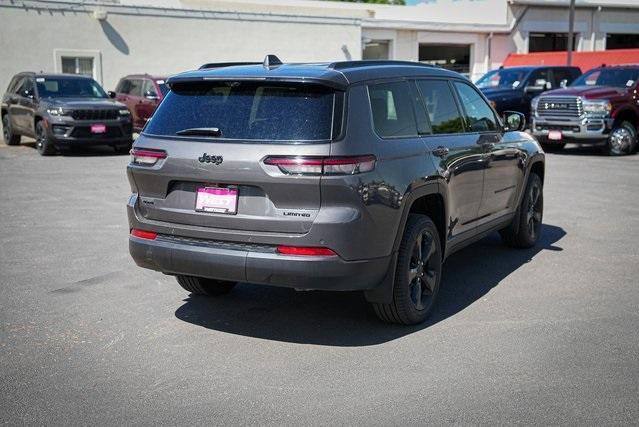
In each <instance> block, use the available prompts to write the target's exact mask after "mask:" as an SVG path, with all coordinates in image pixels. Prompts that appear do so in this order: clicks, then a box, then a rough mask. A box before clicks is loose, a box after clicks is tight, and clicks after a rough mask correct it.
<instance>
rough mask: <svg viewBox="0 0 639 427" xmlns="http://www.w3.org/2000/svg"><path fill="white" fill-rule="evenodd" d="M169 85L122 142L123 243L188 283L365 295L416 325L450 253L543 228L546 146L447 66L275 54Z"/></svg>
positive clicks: (382, 311) (140, 260) (381, 310)
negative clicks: (126, 157) (293, 60)
mask: <svg viewBox="0 0 639 427" xmlns="http://www.w3.org/2000/svg"><path fill="white" fill-rule="evenodd" d="M168 84H169V86H170V88H171V91H170V93H169V94H168V95H167V97H166V98H165V100H164V101H163V102H162V104H161V105H160V107H159V108H158V110H157V111H156V113H155V115H154V116H153V119H152V120H151V121H150V122H149V123H148V124H147V126H146V128H145V129H144V131H143V132H142V134H141V136H140V137H139V138H138V139H137V140H136V142H135V144H134V147H133V149H132V151H131V153H132V158H131V163H130V164H129V166H128V169H127V172H128V178H129V181H130V183H131V190H132V193H133V194H132V195H131V197H130V198H129V202H128V217H129V225H130V236H129V248H130V252H131V255H132V256H133V259H134V260H135V262H136V263H137V264H138V265H139V266H141V267H145V268H149V269H153V270H157V271H161V272H163V273H165V274H170V275H175V276H177V281H178V283H179V284H180V285H181V286H182V287H183V288H184V289H186V290H187V291H189V292H191V293H194V294H207V295H220V294H225V293H227V292H229V291H230V290H231V289H232V288H233V287H234V286H235V284H236V283H237V282H251V283H257V284H263V285H274V286H286V287H293V288H296V289H308V290H310V289H322V290H336V291H338V290H339V291H343V290H363V291H364V292H365V296H366V298H367V300H368V301H369V302H371V303H372V304H373V307H374V310H375V312H376V313H377V315H378V316H379V317H380V318H381V319H383V320H385V321H388V322H395V323H402V324H414V323H418V322H421V321H423V320H424V319H425V318H426V317H427V316H428V314H429V313H430V312H431V311H432V308H433V304H434V302H435V300H436V297H437V294H438V291H439V287H440V281H441V271H442V262H443V261H444V260H445V259H446V257H447V256H449V255H450V254H452V253H453V252H455V251H457V250H458V249H460V248H462V247H464V246H466V245H468V244H470V243H472V242H474V241H476V240H478V239H479V238H481V237H483V236H485V235H487V234H488V233H491V232H494V231H500V232H501V234H502V236H503V239H504V240H505V242H506V243H508V244H509V245H511V246H515V247H531V246H533V245H534V244H535V242H536V241H537V239H538V237H539V233H540V231H541V220H542V209H543V196H542V186H543V180H544V154H543V151H542V150H541V149H540V147H539V145H538V144H537V142H536V141H535V139H534V138H532V137H531V136H529V135H528V134H526V133H523V132H521V131H520V130H521V129H523V127H524V125H525V123H524V119H523V116H522V115H521V114H519V113H506V121H505V123H506V124H505V125H504V124H502V123H501V121H500V119H499V118H498V117H497V116H496V114H495V112H494V111H493V110H492V108H491V107H490V106H489V104H488V102H487V101H486V99H485V97H484V96H483V95H482V94H481V92H479V91H478V90H477V89H476V88H475V87H474V86H473V85H472V84H471V83H470V82H469V81H468V80H467V79H465V78H464V77H462V76H461V75H459V74H457V73H454V72H451V71H447V70H444V69H440V68H435V67H431V66H426V65H423V64H419V63H411V62H399V61H349V62H335V63H331V64H282V63H281V62H279V61H278V60H277V58H276V57H273V56H269V57H267V59H266V60H265V62H264V64H257V65H256V64H251V65H241V64H228V63H227V64H222V65H221V66H215V64H209V65H208V66H207V67H205V68H203V69H200V70H197V71H191V72H186V73H183V74H180V75H177V76H174V77H171V78H170V79H169V80H168Z"/></svg>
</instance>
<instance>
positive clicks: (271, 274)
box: [129, 235, 391, 291]
mask: <svg viewBox="0 0 639 427" xmlns="http://www.w3.org/2000/svg"><path fill="white" fill-rule="evenodd" d="M129 251H130V253H131V256H132V257H133V260H134V261H135V263H136V264H137V265H139V266H140V267H143V268H148V269H151V270H156V271H161V272H163V273H165V274H172V275H177V274H184V275H190V276H198V277H207V278H212V279H219V280H228V281H234V282H250V283H256V284H263V285H274V286H283V287H291V288H297V289H307V290H331V291H352V290H367V289H373V288H375V287H376V286H377V285H378V284H379V283H380V282H381V281H382V280H383V278H384V276H385V274H386V271H387V269H388V267H389V264H390V259H391V257H385V258H377V259H372V260H361V261H344V260H343V259H341V258H340V257H339V256H329V257H315V256H312V257H311V256H308V257H306V256H289V255H282V254H279V253H277V252H276V251H275V247H274V246H268V245H250V244H235V243H228V242H214V241H208V242H206V241H198V240H196V239H181V238H176V237H173V236H166V235H159V236H158V238H157V239H156V240H146V239H140V238H137V237H133V236H130V237H129Z"/></svg>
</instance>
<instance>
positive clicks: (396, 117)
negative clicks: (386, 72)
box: [368, 82, 417, 138]
mask: <svg viewBox="0 0 639 427" xmlns="http://www.w3.org/2000/svg"><path fill="white" fill-rule="evenodd" d="M368 95H369V97H370V103H371V112H372V114H373V125H374V127H375V132H376V133H377V134H378V135H379V136H380V137H382V138H397V137H410V136H417V123H416V122H415V112H414V111H413V104H412V100H411V95H410V89H409V86H408V82H394V83H380V84H375V85H369V86H368Z"/></svg>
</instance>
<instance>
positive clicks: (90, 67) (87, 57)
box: [53, 49, 102, 84]
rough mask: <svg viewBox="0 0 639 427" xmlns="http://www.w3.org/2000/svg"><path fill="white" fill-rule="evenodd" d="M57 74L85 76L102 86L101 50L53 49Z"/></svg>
mask: <svg viewBox="0 0 639 427" xmlns="http://www.w3.org/2000/svg"><path fill="white" fill-rule="evenodd" d="M53 63H54V65H55V70H54V71H55V72H56V73H69V74H83V75H87V76H91V77H93V78H94V79H95V80H96V81H97V82H98V83H100V84H102V55H101V54H100V51H99V50H88V49H53Z"/></svg>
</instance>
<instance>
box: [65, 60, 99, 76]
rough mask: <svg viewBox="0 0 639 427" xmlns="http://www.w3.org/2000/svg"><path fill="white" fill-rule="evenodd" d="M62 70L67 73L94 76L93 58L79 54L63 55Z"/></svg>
mask: <svg viewBox="0 0 639 427" xmlns="http://www.w3.org/2000/svg"><path fill="white" fill-rule="evenodd" d="M62 72H63V73H67V74H83V75H86V76H90V77H94V75H93V58H91V57H81V56H80V57H78V56H63V57H62Z"/></svg>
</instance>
